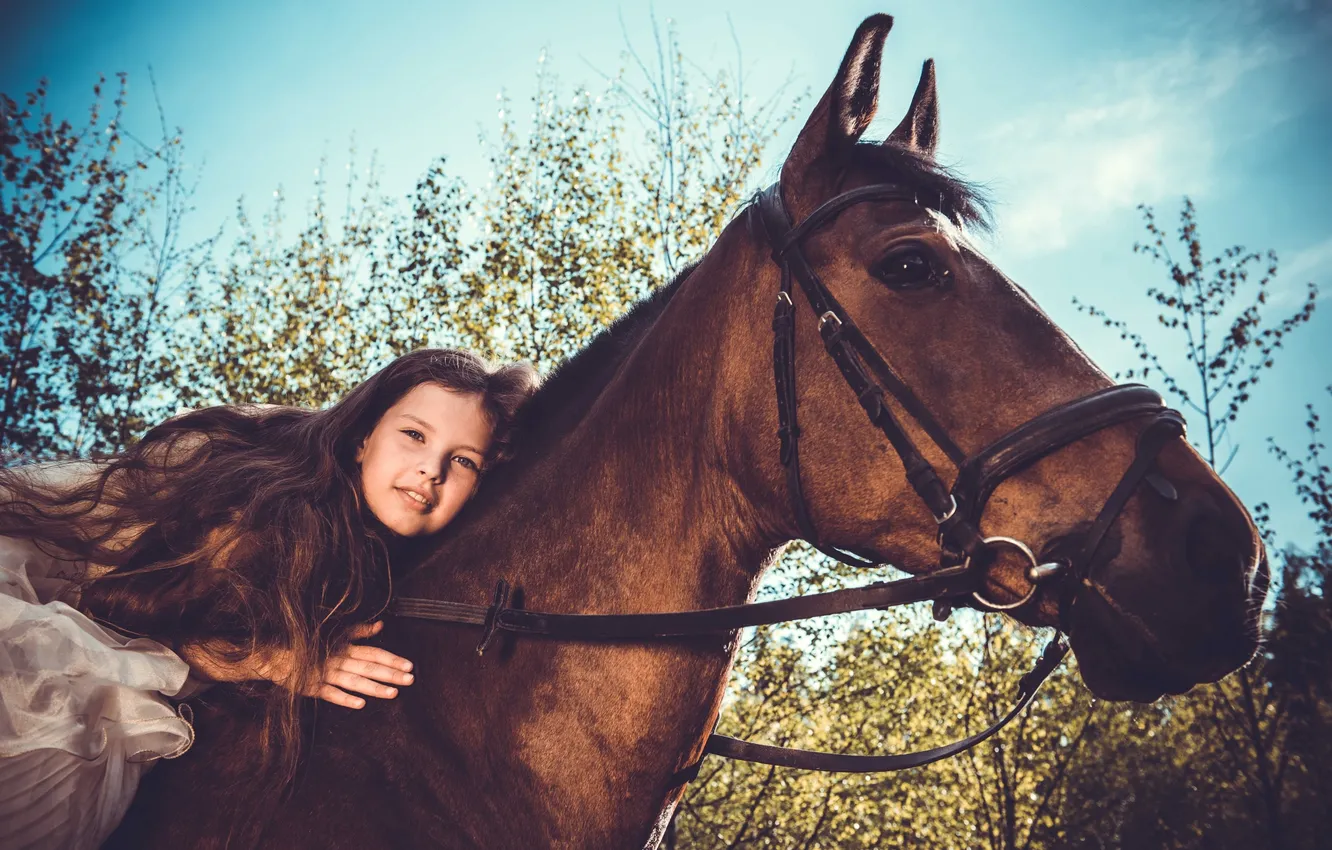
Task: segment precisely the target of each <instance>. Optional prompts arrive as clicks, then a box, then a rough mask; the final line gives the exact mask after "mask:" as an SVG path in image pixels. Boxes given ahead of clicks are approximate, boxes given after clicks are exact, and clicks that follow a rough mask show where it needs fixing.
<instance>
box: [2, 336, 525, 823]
mask: <svg viewBox="0 0 1332 850" xmlns="http://www.w3.org/2000/svg"><path fill="white" fill-rule="evenodd" d="M535 383H536V381H535V373H534V372H533V371H532V369H531V368H530V367H528V366H526V365H512V366H504V367H501V368H499V369H495V370H491V369H489V368H488V367H487V366H486V364H485V363H484V361H482V360H481V359H480V358H478V357H476V356H475V355H472V354H470V353H467V352H463V351H454V350H423V351H417V352H414V353H412V354H408V355H406V356H405V357H402V358H399V359H398V360H396V361H394V362H393V363H391V364H390V365H389V366H388V367H386V368H385V369H384V370H383V371H381V372H379V373H378V374H376V375H375V376H374V377H372V378H370V379H369V380H368V381H366V382H365V383H363V384H361V385H360V386H358V387H357V388H356V389H354V390H352V392H351V393H349V394H348V395H347V397H346V398H344V399H343V400H342V401H340V402H338V403H337V404H335V405H334V406H332V407H330V408H328V409H327V410H322V411H308V410H298V409H293V408H278V407H271V408H262V409H261V408H253V407H252V408H236V407H214V408H208V409H204V410H199V411H195V412H191V413H187V414H185V415H183V416H179V417H176V418H174V419H171V420H169V421H167V422H165V423H163V424H162V425H159V426H158V427H156V428H154V429H153V430H152V431H150V432H149V433H148V434H147V435H146V436H145V437H144V438H143V440H142V441H141V442H140V443H138V444H137V445H135V446H134V447H133V448H131V449H129V450H127V451H126V452H124V453H123V454H121V455H119V456H117V457H114V458H112V459H110V460H109V461H105V462H99V463H98V464H96V465H94V466H93V467H92V468H91V469H90V468H89V467H88V465H86V464H77V465H76V464H59V465H55V466H54V467H52V466H50V465H47V466H44V467H43V468H42V469H41V473H44V474H36V473H34V469H33V468H31V467H29V468H26V469H23V468H20V469H10V470H0V847H5V848H10V847H89V848H93V847H97V846H98V845H99V844H100V843H101V842H102V841H103V840H104V839H105V838H106V837H107V835H109V834H110V832H111V831H112V830H113V829H114V828H115V826H116V825H117V824H118V823H119V821H120V819H121V818H122V817H123V816H124V813H125V811H126V809H127V808H128V806H129V803H130V800H131V799H132V797H133V795H134V791H135V789H136V788H137V787H138V781H139V778H140V776H141V774H142V772H143V770H144V769H146V766H148V765H150V764H151V763H152V761H153V760H155V759H157V758H174V757H176V756H179V755H180V754H182V753H183V752H185V750H187V749H188V748H189V746H190V744H191V742H192V740H193V730H192V729H191V728H190V725H189V723H188V716H187V715H186V716H178V715H177V713H176V712H175V711H173V710H172V708H171V706H170V704H169V703H168V702H167V701H166V700H165V699H164V697H177V698H180V697H183V696H186V695H188V694H189V693H190V692H192V691H193V690H195V689H197V687H198V686H199V685H198V684H197V682H199V681H201V682H216V681H225V682H233V683H236V684H237V686H238V687H241V688H244V689H246V690H247V691H249V692H250V693H252V694H253V695H254V696H255V697H256V698H258V699H260V700H261V701H262V703H261V704H262V710H263V715H264V729H263V736H262V740H263V753H262V755H263V760H264V763H265V765H266V766H276V767H277V768H278V770H279V771H280V773H279V776H281V777H282V778H284V779H286V778H290V777H291V775H292V773H293V772H294V770H295V767H296V763H297V759H298V756H299V752H298V744H299V730H300V710H301V706H302V697H317V698H320V699H323V700H326V701H328V702H331V703H334V704H336V705H340V706H345V707H348V708H352V709H356V708H360V707H362V706H364V705H365V701H364V697H366V696H375V697H383V698H392V697H393V696H395V695H396V690H395V687H394V686H401V685H406V684H410V682H411V680H412V677H411V674H410V673H409V672H408V671H410V669H411V664H410V662H408V661H407V660H406V659H402V658H399V657H398V656H395V655H392V654H390V653H388V652H386V651H384V650H382V649H377V648H373V647H368V646H361V645H357V644H353V643H350V641H352V640H356V639H361V638H365V637H369V636H370V635H372V634H375V633H376V632H378V631H379V629H380V628H381V627H382V623H380V622H374V620H375V618H376V617H377V616H378V615H379V614H380V613H381V612H382V611H383V610H384V608H385V606H386V605H387V602H388V598H389V594H390V592H391V577H390V574H389V563H390V560H391V555H392V553H393V552H394V551H395V549H396V548H397V547H398V546H400V545H401V544H402V543H403V542H404V541H406V540H407V539H409V538H414V537H420V536H422V535H428V534H432V533H434V532H436V531H439V530H440V529H441V528H443V527H444V526H445V525H447V524H448V523H449V521H450V520H452V519H453V517H454V516H455V515H456V514H457V513H458V511H459V510H460V509H461V508H462V506H463V505H464V503H466V502H467V500H468V499H469V498H471V496H472V494H473V493H474V492H475V490H476V486H477V483H478V481H479V479H480V477H481V475H482V473H483V472H484V470H486V469H487V468H489V467H490V466H492V465H493V464H495V463H497V462H499V461H501V460H503V459H504V457H505V456H506V454H507V452H508V449H509V445H510V438H511V428H512V423H513V420H514V416H515V414H516V412H517V410H518V408H519V406H520V405H521V404H522V403H523V401H525V400H526V398H527V397H528V396H529V395H530V394H531V392H532V391H533V389H534V387H535ZM52 473H54V474H52ZM190 674H193V675H192V676H191V675H190Z"/></svg>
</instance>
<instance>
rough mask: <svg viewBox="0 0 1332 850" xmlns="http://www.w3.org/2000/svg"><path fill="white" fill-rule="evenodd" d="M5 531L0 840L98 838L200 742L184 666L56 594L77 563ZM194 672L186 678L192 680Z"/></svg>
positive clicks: (1, 547) (76, 842)
mask: <svg viewBox="0 0 1332 850" xmlns="http://www.w3.org/2000/svg"><path fill="white" fill-rule="evenodd" d="M72 566H73V565H71V564H70V563H68V562H63V561H58V560H56V559H54V558H52V557H51V556H49V555H47V554H46V553H44V552H42V551H41V550H40V549H38V548H37V547H36V546H35V545H34V544H33V543H32V542H30V541H27V540H20V539H15V538H10V537H0V848H3V850H28V848H41V850H46V848H52V850H54V848H61V849H62V850H65V848H74V849H75V850H82V848H97V847H99V846H100V845H101V843H102V842H103V841H105V840H106V838H107V836H109V835H110V834H111V832H112V831H113V830H114V829H115V828H116V826H117V825H118V824H119V823H120V820H121V818H123V817H124V815H125V812H126V810H127V809H128V808H129V804H130V802H131V800H133V798H134V792H135V791H136V790H137V789H138V786H139V779H140V777H142V776H143V774H144V773H145V772H146V771H147V770H148V769H149V768H150V767H151V766H152V765H153V764H154V763H155V761H156V760H157V759H159V758H175V757H177V756H179V755H181V754H183V753H184V752H185V751H186V750H188V749H189V748H190V745H191V744H192V743H193V742H194V730H193V728H192V727H191V725H190V723H189V714H188V710H187V709H185V707H184V706H182V710H181V711H180V712H177V710H176V709H175V708H173V707H172V705H171V703H169V702H167V700H166V699H165V697H168V696H180V695H182V691H183V690H184V689H185V688H186V678H187V675H188V673H189V667H188V666H187V665H186V664H185V662H184V661H182V660H181V659H180V657H179V656H177V655H176V654H175V653H173V652H171V650H169V649H167V648H166V647H165V646H163V645H161V644H160V643H157V642H156V641H152V640H148V639H146V638H134V639H131V638H127V637H125V636H123V635H120V634H117V633H116V632H114V631H111V630H109V629H107V628H105V627H103V626H101V625H99V624H98V623H95V622H93V621H92V620H90V619H88V618H87V617H85V616H84V615H83V614H81V613H79V612H78V611H77V610H75V609H74V608H72V607H70V606H69V605H67V604H66V603H65V602H62V601H60V600H59V599H58V598H57V597H59V596H60V594H61V592H62V591H63V590H65V589H66V588H67V587H68V586H69V582H68V581H66V580H65V579H62V578H60V577H59V575H58V574H59V573H60V572H61V570H62V569H64V570H68V569H70V568H71V567H72ZM192 682H193V680H191V683H192Z"/></svg>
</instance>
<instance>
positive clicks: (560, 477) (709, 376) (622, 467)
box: [427, 262, 772, 612]
mask: <svg viewBox="0 0 1332 850" xmlns="http://www.w3.org/2000/svg"><path fill="white" fill-rule="evenodd" d="M717 265H724V264H722V263H712V262H709V263H707V264H705V266H704V267H702V268H700V270H699V271H697V272H695V275H696V276H698V277H699V278H702V277H703V276H704V275H705V274H707V273H708V272H709V269H708V266H714V269H713V270H711V277H712V278H714V279H715V278H718V277H721V278H722V279H723V280H724V279H725V278H726V277H727V274H726V272H727V269H726V268H724V267H723V268H722V269H720V270H717V269H715V266H717ZM730 271H732V272H734V271H735V270H734V269H731V270H730ZM726 297H727V295H726V292H725V288H724V286H721V285H718V283H717V282H716V280H711V281H704V280H701V279H700V280H690V281H686V283H685V285H684V286H683V287H682V291H680V292H679V293H678V294H677V295H676V296H675V298H674V299H673V301H672V303H670V304H668V305H667V307H666V308H665V310H664V311H663V313H662V315H661V317H660V318H659V319H658V320H657V322H656V323H655V324H654V326H653V327H652V328H650V329H649V330H648V331H647V332H646V333H645V334H644V336H643V338H642V339H641V340H640V341H639V343H638V344H637V345H636V347H635V348H634V350H633V351H632V352H630V353H629V354H628V355H627V356H626V357H625V359H624V362H623V363H622V364H621V367H620V368H619V369H618V371H617V372H616V374H615V375H614V376H613V377H612V378H611V379H610V380H609V381H608V383H607V385H606V387H605V388H604V390H603V391H602V392H601V393H600V394H599V395H598V397H597V399H596V400H595V401H594V402H593V403H592V404H591V406H590V408H589V409H588V411H587V412H586V414H585V415H584V416H583V417H581V419H580V420H579V422H578V424H577V425H576V426H574V427H573V428H570V429H569V430H568V431H567V432H566V433H565V434H563V435H562V436H561V437H559V438H558V439H557V440H555V441H553V442H552V443H551V444H549V445H548V446H547V447H546V449H545V450H544V455H545V456H544V457H543V458H542V459H541V460H540V461H538V462H536V463H534V464H533V465H532V466H530V467H529V468H527V469H526V470H525V471H524V474H523V475H522V476H521V477H519V478H517V479H516V480H513V481H512V482H511V485H510V486H509V487H507V488H506V489H505V491H504V492H503V493H502V494H501V495H499V496H498V497H497V498H496V499H495V500H494V501H493V502H492V503H490V504H488V505H486V506H485V509H484V511H483V512H482V514H481V515H480V516H478V517H476V518H475V520H474V521H472V522H471V525H470V527H469V528H468V529H467V530H466V532H465V533H464V534H462V535H460V536H459V539H458V540H456V541H453V542H452V543H451V544H449V545H448V546H447V547H446V549H445V551H444V552H442V553H441V555H442V557H441V558H438V559H436V560H437V562H453V563H466V564H469V565H470V566H469V568H468V569H467V570H466V571H464V572H466V573H467V574H468V575H459V574H457V573H455V572H454V571H453V570H448V571H447V573H452V575H445V574H444V573H445V571H443V570H439V571H435V570H430V569H429V568H427V571H429V572H435V573H436V577H437V578H438V579H439V580H441V581H443V582H444V584H446V585H454V586H457V584H456V583H457V582H462V583H464V584H473V583H474V582H475V581H476V580H480V581H481V582H482V583H484V584H487V585H489V586H493V584H494V581H495V580H496V579H498V578H505V579H507V580H509V581H511V582H513V583H514V584H515V585H516V586H519V587H522V588H523V589H524V591H525V604H526V605H527V606H528V607H531V608H542V609H545V610H567V611H583V612H594V611H595V612H600V611H625V612H628V611H646V610H673V609H679V608H688V607H707V606H712V605H719V604H727V603H729V602H735V601H737V599H739V598H743V597H745V596H746V595H747V594H748V592H749V590H750V589H751V586H752V584H753V582H754V580H755V579H756V578H757V574H758V572H759V570H760V566H761V562H762V561H763V559H764V558H765V556H766V555H767V553H768V552H769V550H770V549H771V544H772V541H771V540H770V539H769V538H767V537H765V536H764V534H763V533H762V532H761V531H760V527H761V526H762V525H764V524H763V523H762V522H761V521H760V520H759V518H758V517H757V514H756V512H755V510H754V509H753V508H752V506H751V505H750V504H749V502H748V500H747V498H746V496H745V494H743V493H742V492H741V485H740V483H739V482H737V480H736V479H735V477H734V476H733V471H734V466H735V464H736V459H737V458H736V435H735V434H734V433H733V431H734V429H735V427H736V422H735V417H734V415H733V408H734V407H735V405H736V404H738V403H743V402H738V401H737V398H736V395H735V389H734V386H731V385H728V380H729V381H734V378H735V375H734V370H735V368H736V365H735V362H734V360H730V361H729V362H726V361H728V358H727V357H726V355H725V354H724V353H723V351H722V350H721V345H722V342H723V341H724V340H725V339H726V338H727V334H726V333H724V332H722V330H723V328H724V324H725V319H724V317H723V316H721V315H719V314H721V313H724V312H725V310H724V309H723V308H726V309H731V308H735V307H737V306H738V305H734V304H731V305H727V304H725V299H726ZM717 301H721V302H722V303H720V304H719V303H714V302H717ZM740 309H743V307H742V306H741V307H740ZM709 320H710V321H711V322H712V323H713V324H716V325H717V328H716V329H717V332H716V333H712V332H710V330H709V329H708V328H707V327H706V325H708V323H709ZM748 354H749V356H750V357H753V358H756V359H759V360H761V358H762V357H763V356H764V351H763V348H762V347H761V346H760V347H759V348H758V350H751V351H749V352H748ZM723 362H726V365H727V369H728V370H731V371H732V373H733V374H731V375H730V376H729V378H728V377H726V376H725V375H724V370H723V369H722V368H721V365H722V363H723ZM763 380H767V379H766V378H763ZM487 566H490V567H492V568H493V569H494V570H498V572H494V573H492V572H490V571H488V570H487V569H485V568H486V567H487ZM429 583H431V584H434V583H435V582H433V581H432V582H429Z"/></svg>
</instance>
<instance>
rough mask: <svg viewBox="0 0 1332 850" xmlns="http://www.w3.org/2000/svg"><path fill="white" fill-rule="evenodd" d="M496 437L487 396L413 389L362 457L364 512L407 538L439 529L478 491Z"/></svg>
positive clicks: (389, 413)
mask: <svg viewBox="0 0 1332 850" xmlns="http://www.w3.org/2000/svg"><path fill="white" fill-rule="evenodd" d="M491 432H492V426H491V422H490V419H489V417H488V416H487V415H486V412H485V409H484V408H483V407H482V399H481V396H479V395H477V394H474V393H463V392H458V391H456V390H450V389H445V388H444V387H442V386H440V385H439V384H419V385H417V386H415V387H413V388H412V389H411V390H410V391H408V392H407V393H406V394H405V395H404V396H403V397H402V398H401V399H399V400H398V402H397V403H396V404H394V405H393V406H392V407H390V408H389V409H388V410H387V411H385V412H384V415H383V416H381V417H380V419H379V422H378V423H376V424H375V428H374V430H373V431H371V432H370V435H369V436H368V437H366V438H365V441H364V442H362V443H361V446H360V448H359V449H358V450H357V452H356V461H357V463H358V464H360V466H361V489H362V490H363V492H364V493H365V502H366V506H367V507H369V508H370V511H371V512H372V513H374V515H375V516H376V517H377V518H378V519H379V521H380V522H382V523H384V525H386V526H388V527H389V528H390V529H391V530H393V531H395V532H397V533H398V534H401V535H403V536H404V537H415V536H417V535H422V534H433V533H434V532H436V531H439V530H440V529H442V528H443V527H444V526H445V525H448V523H449V521H450V520H452V519H453V517H454V516H455V515H456V514H457V513H458V511H459V510H461V509H462V506H463V505H464V504H466V503H467V500H468V499H469V498H471V496H472V493H473V492H475V490H476V485H477V483H478V481H479V480H480V477H481V467H482V464H483V463H484V462H485V459H486V451H487V450H488V449H489V447H490V440H491Z"/></svg>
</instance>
